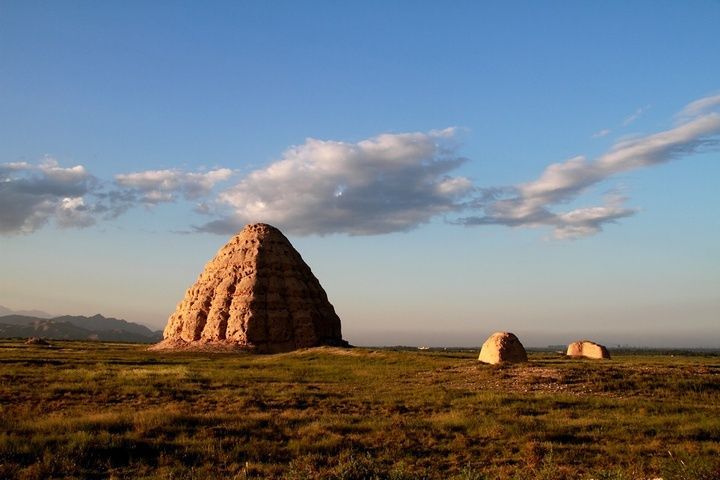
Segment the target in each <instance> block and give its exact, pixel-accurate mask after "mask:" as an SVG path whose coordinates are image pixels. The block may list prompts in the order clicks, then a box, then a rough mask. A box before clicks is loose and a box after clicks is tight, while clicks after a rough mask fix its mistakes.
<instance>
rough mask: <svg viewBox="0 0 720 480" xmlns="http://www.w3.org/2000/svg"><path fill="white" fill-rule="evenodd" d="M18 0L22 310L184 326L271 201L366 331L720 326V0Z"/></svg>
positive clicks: (419, 335)
mask: <svg viewBox="0 0 720 480" xmlns="http://www.w3.org/2000/svg"><path fill="white" fill-rule="evenodd" d="M448 3H449V2H399V1H398V2H355V3H351V2H320V1H318V2H273V3H267V2H212V3H210V4H203V5H201V4H199V3H196V2H150V3H149V2H115V3H112V2H103V3H98V2H71V1H63V2H32V1H22V2H20V1H3V0H0V65H1V67H0V247H1V248H0V264H2V265H3V269H2V274H1V275H0V305H5V306H7V307H10V308H13V309H28V308H35V309H43V310H46V311H49V312H51V313H58V314H66V313H73V314H94V313H97V312H101V313H103V314H106V315H113V316H118V317H122V318H126V319H128V320H135V321H140V322H145V323H147V324H150V325H152V326H155V327H158V328H160V327H162V326H163V325H164V323H165V321H166V319H167V317H168V316H169V314H170V313H171V312H172V310H173V309H174V307H175V305H176V303H177V302H178V301H179V300H180V299H181V297H182V295H183V293H184V291H185V289H186V288H187V287H188V286H189V285H190V284H191V283H192V282H193V281H194V280H195V278H196V277H197V275H198V274H199V273H200V270H201V269H202V266H203V265H204V263H205V262H207V261H208V260H209V259H210V258H211V257H212V256H213V255H214V253H215V252H216V251H217V249H219V248H220V246H222V244H224V242H225V241H226V240H227V239H228V238H229V236H230V234H231V232H233V231H235V230H237V229H239V228H240V227H241V226H242V225H243V224H244V223H246V222H249V221H266V222H268V223H272V224H275V225H276V226H278V227H280V228H281V229H282V230H283V231H284V232H285V233H286V234H287V235H288V236H289V238H290V239H291V241H292V242H293V243H294V244H295V246H296V247H297V248H298V250H299V251H300V252H301V253H302V254H303V256H304V258H305V259H306V260H307V262H308V263H309V264H310V266H311V267H312V268H313V270H314V272H315V273H316V275H317V276H318V278H319V279H320V281H321V283H322V284H323V286H324V287H325V289H326V290H327V291H328V294H329V297H330V299H331V301H332V302H333V304H334V305H335V307H336V310H337V311H338V313H339V314H340V316H341V318H342V319H343V330H344V333H345V336H346V337H347V338H348V339H349V340H350V341H351V342H354V343H359V344H370V343H372V344H379V343H388V344H397V343H409V344H414V343H418V344H419V343H427V344H437V345H443V344H445V345H447V344H452V345H459V344H462V345H480V344H481V343H482V341H483V340H484V338H485V337H486V336H487V335H488V334H490V333H492V332H493V331H495V330H512V331H515V333H517V334H518V335H519V336H520V338H521V339H522V340H524V342H525V343H526V344H530V345H533V344H534V345H544V344H546V343H562V342H566V341H571V340H575V339H576V338H575V337H578V336H583V337H584V336H592V337H593V338H595V339H596V340H598V341H602V342H605V343H608V344H611V345H614V344H617V343H631V344H646V345H676V346H692V345H700V346H718V345H719V344H720V321H718V320H720V247H719V245H720V214H718V206H720V189H718V174H720V162H719V160H720V152H719V151H718V148H717V141H718V140H720V117H719V115H720V56H718V54H717V50H718V48H717V46H718V41H717V25H718V23H719V22H720V3H718V2H714V1H713V2H710V1H708V2H702V1H698V2H692V3H680V2H640V1H637V2H596V3H588V2H576V3H567V2H557V3H552V2H547V3H543V4H539V3H537V2H497V3H490V2H482V3H481V2H452V3H451V4H448Z"/></svg>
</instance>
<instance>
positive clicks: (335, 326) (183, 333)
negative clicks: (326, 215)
mask: <svg viewBox="0 0 720 480" xmlns="http://www.w3.org/2000/svg"><path fill="white" fill-rule="evenodd" d="M163 337H164V339H163V341H162V342H160V343H159V344H157V345H156V346H155V347H154V348H155V349H213V348H225V349H232V348H241V349H249V350H253V351H256V352H260V353H274V352H287V351H291V350H295V349H298V348H307V347H316V346H321V345H331V346H348V343H347V342H346V341H344V340H343V339H342V333H341V327H340V318H339V317H338V316H337V314H336V313H335V309H334V308H333V306H332V304H331V303H330V302H329V301H328V297H327V294H326V293H325V290H323V288H322V286H320V282H319V281H318V279H317V278H315V275H313V273H312V271H311V270H310V267H309V266H308V265H307V264H306V263H305V261H303V259H302V257H301V256H300V254H299V253H298V252H297V250H295V248H293V246H292V245H291V244H290V241H289V240H288V239H287V238H286V237H285V235H283V234H282V233H281V232H280V230H278V229H277V228H275V227H273V226H270V225H266V224H263V223H257V224H253V225H247V226H246V227H245V228H243V229H242V231H240V232H239V233H238V234H237V235H235V236H234V237H233V238H231V239H230V241H229V242H228V243H227V244H226V245H225V246H224V247H222V248H221V249H220V250H219V251H218V253H217V255H215V258H213V259H212V260H211V261H210V262H209V263H208V264H207V265H205V269H204V270H203V272H202V273H201V274H200V277H199V278H198V279H197V281H196V282H195V284H194V285H193V286H192V287H190V288H189V289H188V291H187V292H186V293H185V298H183V300H182V301H181V302H180V303H179V304H178V306H177V309H176V310H175V312H174V313H173V314H172V315H171V316H170V318H169V319H168V323H167V326H166V327H165V331H164V332H163Z"/></svg>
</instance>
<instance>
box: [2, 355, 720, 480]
mask: <svg viewBox="0 0 720 480" xmlns="http://www.w3.org/2000/svg"><path fill="white" fill-rule="evenodd" d="M53 343H54V345H56V347H57V348H52V349H48V348H43V347H29V346H25V345H24V344H23V343H22V342H12V341H2V342H0V478H28V479H29V478H38V479H39V478H107V477H111V478H165V479H180V478H198V479H199V478H215V479H224V478H291V479H301V478H308V479H310V478H337V479H361V478H368V479H371V478H391V479H410V478H432V479H435V478H437V479H441V478H456V479H485V478H488V479H490V478H503V479H504V478H518V479H524V478H542V479H556V478H557V479H561V478H596V479H635V478H653V477H662V478H664V479H717V478H720V459H719V457H720V356H717V355H705V356H701V355H698V356H677V355H676V356H674V357H670V356H663V355H644V356H643V355H640V354H632V355H630V354H628V355H615V357H614V359H613V360H611V361H604V362H597V361H589V360H588V361H580V360H567V359H564V358H562V357H560V356H558V355H553V354H547V353H545V354H542V353H530V362H529V363H528V364H524V365H512V366H503V367H491V366H486V365H481V364H478V362H477V361H476V360H475V358H476V355H477V353H476V352H473V353H470V352H432V351H431V352H419V351H392V350H368V349H352V350H347V351H342V350H329V349H318V350H310V351H304V352H298V353H291V354H283V355H272V356H251V355H245V354H227V353H225V354H201V353H196V354H190V353H177V354H168V353H156V352H147V351H145V350H144V348H145V347H144V346H139V345H122V344H98V343H81V342H53Z"/></svg>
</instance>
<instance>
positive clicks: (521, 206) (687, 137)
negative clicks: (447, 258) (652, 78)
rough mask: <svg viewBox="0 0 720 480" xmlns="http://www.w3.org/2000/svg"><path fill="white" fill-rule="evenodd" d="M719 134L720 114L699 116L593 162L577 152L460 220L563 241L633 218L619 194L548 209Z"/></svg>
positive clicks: (700, 145) (620, 145)
mask: <svg viewBox="0 0 720 480" xmlns="http://www.w3.org/2000/svg"><path fill="white" fill-rule="evenodd" d="M694 103H697V102H694ZM691 105H693V104H691ZM712 105H713V106H714V105H717V103H713V104H712ZM707 108H709V105H708V103H707V102H706V103H705V104H704V105H703V108H702V109H701V110H699V109H694V111H698V112H700V111H702V112H705V111H706V109H707ZM718 135H720V114H717V113H713V112H709V113H702V114H700V115H696V116H695V117H694V118H690V119H686V121H685V122H684V123H681V124H679V125H677V126H675V127H674V128H671V129H669V130H666V131H663V132H659V133H655V134H651V135H646V136H642V137H637V138H633V139H630V140H624V141H620V142H618V143H616V144H615V145H614V146H613V147H612V148H611V149H610V150H609V151H608V152H607V153H605V154H603V155H601V156H600V157H598V158H597V159H595V160H594V161H588V160H587V159H586V158H585V157H582V156H579V157H575V158H571V159H569V160H567V161H565V162H563V163H555V164H552V165H550V166H548V167H547V168H546V169H545V170H544V171H543V173H542V174H541V175H540V177H539V178H538V179H536V180H533V181H531V182H527V183H523V184H519V185H516V186H514V187H510V188H506V189H504V190H501V191H499V193H498V191H497V190H495V191H493V194H492V195H486V196H485V198H483V199H480V200H479V201H478V202H477V203H476V204H475V207H476V208H479V209H481V210H482V211H483V213H484V214H483V215H476V216H468V217H464V218H461V219H460V220H459V223H461V224H464V225H507V226H513V227H517V226H524V227H539V226H549V227H553V228H554V236H555V238H559V239H564V238H577V237H583V236H587V235H592V234H595V233H598V232H600V231H601V230H602V226H603V225H604V224H606V223H609V222H614V221H615V220H618V219H620V218H623V217H628V216H631V215H633V214H634V213H635V212H636V210H635V209H631V208H624V207H623V206H622V203H623V199H622V198H618V197H613V198H610V199H609V200H607V201H606V203H605V205H601V206H594V207H590V208H581V209H576V210H571V211H566V212H553V211H551V210H550V207H552V206H554V205H559V204H563V203H567V202H569V201H571V200H574V199H575V198H576V197H578V195H580V194H581V193H583V192H585V191H586V190H587V189H588V188H589V187H591V186H593V185H595V184H597V183H599V182H601V181H603V180H606V179H608V178H610V177H612V176H614V175H617V174H620V173H624V172H628V171H631V170H637V169H640V168H646V167H651V166H654V165H658V164H661V163H665V162H668V161H671V160H674V159H677V158H680V157H683V156H687V155H691V154H693V153H696V152H698V151H699V150H701V149H702V148H703V147H705V146H709V145H714V144H715V143H716V140H717V136H718Z"/></svg>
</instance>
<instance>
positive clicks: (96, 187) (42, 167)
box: [0, 157, 232, 235]
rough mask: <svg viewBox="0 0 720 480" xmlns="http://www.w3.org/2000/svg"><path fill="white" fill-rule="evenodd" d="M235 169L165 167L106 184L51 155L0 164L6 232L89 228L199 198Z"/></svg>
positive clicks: (0, 211) (0, 209)
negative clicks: (35, 160)
mask: <svg viewBox="0 0 720 480" xmlns="http://www.w3.org/2000/svg"><path fill="white" fill-rule="evenodd" d="M231 174H232V171H231V170H229V169H218V170H212V171H209V172H183V171H181V170H159V171H148V172H137V173H129V174H122V175H117V177H116V179H115V182H114V183H104V182H102V181H100V180H99V179H98V178H96V177H94V176H93V175H91V174H90V173H88V171H87V170H86V168H85V167H84V166H82V165H75V166H73V167H61V166H60V165H59V164H58V162H57V160H55V159H53V158H50V157H46V158H45V159H44V160H43V161H42V162H40V163H39V164H31V163H27V162H15V163H2V164H0V234H3V235H12V234H28V233H32V232H34V231H36V230H38V229H39V228H41V227H43V226H44V225H46V224H48V223H49V222H51V221H53V222H54V223H55V225H56V226H58V227H60V228H83V227H89V226H92V225H95V224H96V223H97V222H98V221H100V220H110V219H114V218H117V217H118V216H119V215H121V214H123V213H125V212H126V211H127V210H129V209H130V208H133V207H136V206H139V205H144V206H153V205H156V204H158V203H161V202H173V201H175V200H176V199H177V197H178V196H181V197H182V198H184V199H187V200H194V199H198V198H200V197H203V196H207V195H209V194H210V193H211V191H212V189H213V187H214V186H215V185H216V184H217V183H218V182H221V181H224V180H227V179H228V178H229V177H230V176H231Z"/></svg>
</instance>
